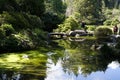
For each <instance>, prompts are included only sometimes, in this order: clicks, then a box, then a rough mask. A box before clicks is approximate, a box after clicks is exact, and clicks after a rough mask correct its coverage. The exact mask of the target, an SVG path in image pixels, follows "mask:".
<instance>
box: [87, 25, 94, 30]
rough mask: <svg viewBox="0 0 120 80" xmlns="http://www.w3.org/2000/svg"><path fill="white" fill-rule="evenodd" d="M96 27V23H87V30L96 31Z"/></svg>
mask: <svg viewBox="0 0 120 80" xmlns="http://www.w3.org/2000/svg"><path fill="white" fill-rule="evenodd" d="M95 29H96V26H95V25H87V30H89V31H94V30H95Z"/></svg>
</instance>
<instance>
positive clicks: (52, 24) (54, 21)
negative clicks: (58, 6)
mask: <svg viewBox="0 0 120 80" xmlns="http://www.w3.org/2000/svg"><path fill="white" fill-rule="evenodd" d="M63 19H64V15H62V14H57V13H49V12H48V13H45V14H44V16H43V17H42V20H43V21H44V24H45V28H44V30H45V31H48V32H52V30H53V29H56V28H57V27H58V26H57V25H58V24H60V23H61V22H62V21H63Z"/></svg>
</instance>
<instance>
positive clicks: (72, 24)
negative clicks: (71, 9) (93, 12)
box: [55, 17, 78, 32]
mask: <svg viewBox="0 0 120 80" xmlns="http://www.w3.org/2000/svg"><path fill="white" fill-rule="evenodd" d="M77 28H78V23H77V22H76V21H75V20H74V19H73V18H72V17H69V18H67V19H66V20H65V21H64V22H63V24H60V25H59V27H58V29H56V30H55V31H59V32H69V31H71V30H75V29H77Z"/></svg>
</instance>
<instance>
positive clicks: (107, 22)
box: [103, 20, 112, 25]
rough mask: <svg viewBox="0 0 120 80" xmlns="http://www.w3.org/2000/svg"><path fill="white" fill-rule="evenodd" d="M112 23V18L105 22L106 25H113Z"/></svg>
mask: <svg viewBox="0 0 120 80" xmlns="http://www.w3.org/2000/svg"><path fill="white" fill-rule="evenodd" d="M111 23H112V20H106V21H104V22H103V24H104V25H111Z"/></svg>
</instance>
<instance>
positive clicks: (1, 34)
mask: <svg viewBox="0 0 120 80" xmlns="http://www.w3.org/2000/svg"><path fill="white" fill-rule="evenodd" d="M3 38H5V31H4V30H3V29H2V28H0V39H3Z"/></svg>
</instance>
